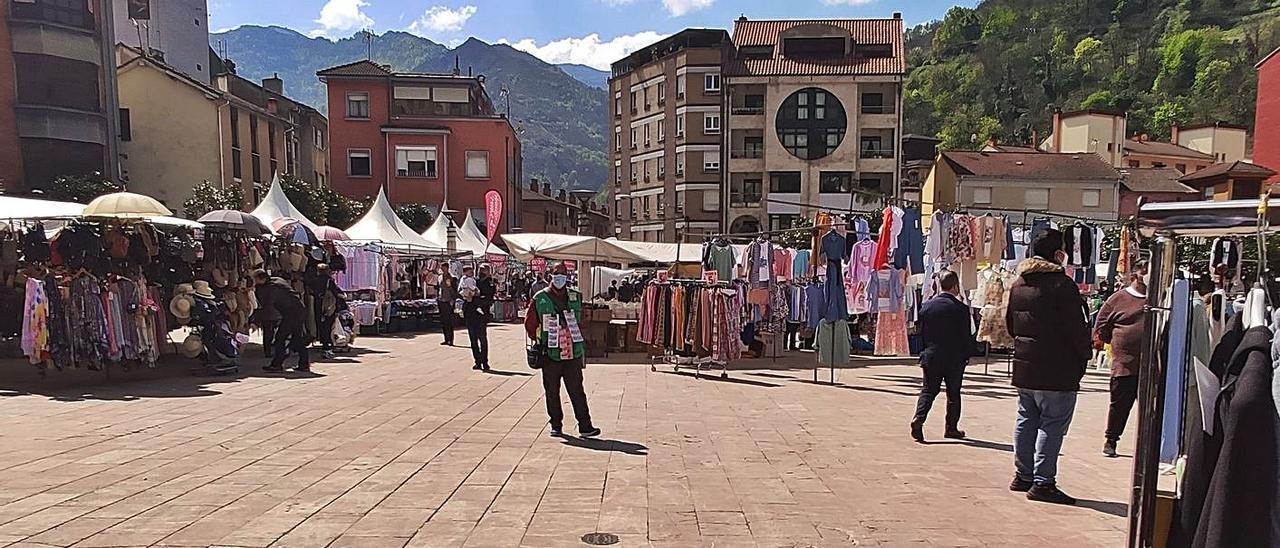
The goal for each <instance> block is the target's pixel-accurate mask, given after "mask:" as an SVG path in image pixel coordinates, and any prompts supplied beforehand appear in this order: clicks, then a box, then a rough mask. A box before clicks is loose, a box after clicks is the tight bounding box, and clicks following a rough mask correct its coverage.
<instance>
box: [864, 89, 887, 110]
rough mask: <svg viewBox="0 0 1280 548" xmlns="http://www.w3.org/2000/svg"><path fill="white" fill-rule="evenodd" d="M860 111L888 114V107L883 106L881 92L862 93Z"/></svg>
mask: <svg viewBox="0 0 1280 548" xmlns="http://www.w3.org/2000/svg"><path fill="white" fill-rule="evenodd" d="M862 113H863V114H888V109H886V108H885V106H884V94H883V93H863V94H862Z"/></svg>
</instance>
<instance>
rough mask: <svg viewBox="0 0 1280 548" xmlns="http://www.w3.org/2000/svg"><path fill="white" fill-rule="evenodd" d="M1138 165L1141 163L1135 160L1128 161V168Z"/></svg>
mask: <svg viewBox="0 0 1280 548" xmlns="http://www.w3.org/2000/svg"><path fill="white" fill-rule="evenodd" d="M1140 165H1142V163H1141V162H1139V161H1137V160H1129V167H1138V166H1140Z"/></svg>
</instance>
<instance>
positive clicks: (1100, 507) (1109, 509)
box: [1076, 499, 1129, 518]
mask: <svg viewBox="0 0 1280 548" xmlns="http://www.w3.org/2000/svg"><path fill="white" fill-rule="evenodd" d="M1076 506H1079V507H1081V508H1088V509H1090V510H1097V511H1099V512H1102V513H1104V514H1111V515H1113V516H1119V517H1122V518H1127V517H1129V505H1128V504H1125V503H1123V502H1105V501H1101V500H1085V499H1077V500H1076Z"/></svg>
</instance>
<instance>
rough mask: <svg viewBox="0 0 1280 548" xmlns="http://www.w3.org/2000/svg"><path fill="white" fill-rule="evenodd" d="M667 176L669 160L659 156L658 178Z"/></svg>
mask: <svg viewBox="0 0 1280 548" xmlns="http://www.w3.org/2000/svg"><path fill="white" fill-rule="evenodd" d="M666 176H667V159H666V158H665V157H662V156H659V157H658V178H659V179H661V178H663V177H666Z"/></svg>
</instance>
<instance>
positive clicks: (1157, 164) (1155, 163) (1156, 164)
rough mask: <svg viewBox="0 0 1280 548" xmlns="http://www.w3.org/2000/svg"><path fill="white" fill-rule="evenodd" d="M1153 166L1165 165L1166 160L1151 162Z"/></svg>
mask: <svg viewBox="0 0 1280 548" xmlns="http://www.w3.org/2000/svg"><path fill="white" fill-rule="evenodd" d="M1151 167H1165V166H1164V162H1151Z"/></svg>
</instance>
